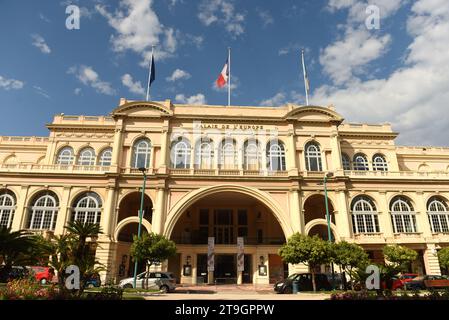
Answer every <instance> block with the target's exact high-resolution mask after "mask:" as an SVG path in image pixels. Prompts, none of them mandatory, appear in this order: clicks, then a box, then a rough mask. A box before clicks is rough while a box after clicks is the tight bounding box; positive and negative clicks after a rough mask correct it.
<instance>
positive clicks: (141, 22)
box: [96, 0, 177, 65]
mask: <svg viewBox="0 0 449 320" xmlns="http://www.w3.org/2000/svg"><path fill="white" fill-rule="evenodd" d="M152 4H153V1H152V0H121V1H120V4H119V9H117V10H116V11H115V12H113V13H111V12H109V11H108V10H107V8H106V6H104V5H101V4H99V5H96V10H97V11H98V12H99V13H100V14H101V15H102V16H103V17H105V18H106V19H107V21H108V23H109V25H110V26H111V27H112V28H114V29H115V31H116V34H114V35H112V36H111V39H110V40H111V43H112V47H113V50H114V51H116V52H125V51H127V50H131V51H134V52H136V53H138V54H141V55H142V57H143V58H144V59H145V63H143V64H142V65H145V64H146V63H147V62H148V61H149V60H150V57H151V46H152V45H155V46H157V50H156V51H155V56H156V58H158V59H165V58H167V57H171V56H173V54H174V53H175V51H176V47H177V38H176V32H175V31H174V29H173V28H166V27H165V26H164V25H162V24H161V23H160V22H159V18H158V16H157V14H156V12H155V11H154V10H153V8H152Z"/></svg>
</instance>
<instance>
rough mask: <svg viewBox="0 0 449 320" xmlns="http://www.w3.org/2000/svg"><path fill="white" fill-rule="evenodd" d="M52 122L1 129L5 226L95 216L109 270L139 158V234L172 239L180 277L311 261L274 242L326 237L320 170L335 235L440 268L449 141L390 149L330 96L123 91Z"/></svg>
mask: <svg viewBox="0 0 449 320" xmlns="http://www.w3.org/2000/svg"><path fill="white" fill-rule="evenodd" d="M47 127H48V129H49V130H50V135H49V137H9V136H2V137H0V224H1V225H6V226H11V227H12V229H13V230H19V229H28V230H30V231H32V232H43V233H48V232H51V233H54V234H62V233H63V232H64V226H65V225H66V223H67V222H68V221H72V220H74V219H76V220H81V221H91V222H96V223H99V224H100V225H101V227H102V230H103V234H102V235H100V237H99V239H98V243H99V245H98V247H97V250H96V255H97V258H98V259H99V261H100V262H102V263H104V264H105V265H106V266H107V269H108V270H107V272H105V273H104V274H103V275H102V277H103V280H114V281H117V280H118V279H120V278H123V277H127V276H129V275H132V271H133V263H132V262H131V258H130V256H129V248H130V245H131V241H132V235H133V234H136V233H137V226H138V221H139V217H138V212H139V208H140V200H141V188H142V181H143V175H142V172H141V171H139V168H142V167H145V168H146V176H147V180H146V188H145V196H144V212H143V227H144V230H147V231H152V232H157V233H160V234H164V235H165V236H167V237H168V238H170V239H172V240H173V241H175V242H176V244H177V249H178V253H177V254H176V256H174V257H172V258H170V259H169V260H168V261H166V262H164V263H163V264H162V265H161V266H159V267H158V268H163V269H164V270H169V271H171V272H173V273H175V276H176V277H177V278H178V279H180V281H181V282H182V283H191V284H197V283H205V282H209V283H211V282H220V281H223V282H234V283H265V284H266V283H271V282H274V281H276V280H277V279H279V278H280V277H283V276H284V275H285V274H287V273H288V272H293V271H305V269H304V266H300V265H297V266H293V265H290V266H287V265H285V264H284V263H283V262H282V260H281V259H280V257H279V256H278V249H279V247H280V246H281V245H282V244H283V243H285V241H286V239H287V238H288V237H289V236H291V235H292V234H293V233H295V232H300V233H303V234H309V235H314V234H318V235H321V236H322V237H323V238H325V239H327V220H326V210H325V196H324V187H325V186H324V185H323V182H324V177H325V175H326V174H327V173H331V174H329V178H327V181H326V182H327V183H326V187H327V194H328V204H329V212H330V220H331V230H332V237H333V238H334V239H335V240H336V241H342V240H346V241H348V242H354V243H357V244H359V245H361V246H362V247H363V248H364V249H365V250H366V251H367V252H368V253H369V255H370V257H371V259H373V260H374V261H383V259H384V258H383V256H382V248H383V247H384V246H385V245H386V244H401V245H404V246H407V247H410V248H412V249H415V250H416V251H417V252H418V254H419V258H418V260H417V261H416V262H415V263H414V264H413V265H412V269H413V271H415V272H419V273H427V274H440V273H441V270H440V266H439V263H438V258H437V252H438V250H439V249H441V248H442V247H445V246H448V245H449V212H448V200H449V148H435V147H400V146H396V145H395V138H396V137H397V133H395V132H393V131H392V129H391V127H390V125H388V124H380V125H367V124H351V123H345V122H344V121H343V118H342V117H341V116H340V115H339V114H338V113H337V112H336V111H335V110H334V108H333V107H332V106H330V107H319V106H296V105H291V104H288V105H285V106H281V107H245V106H231V107H224V106H210V105H205V106H192V105H178V104H176V105H174V104H172V103H171V102H170V100H166V101H163V102H144V101H127V100H125V99H121V100H120V104H119V106H118V107H117V108H115V109H114V110H113V111H112V113H111V115H110V116H67V115H64V114H60V115H56V116H55V117H54V120H53V122H52V123H50V124H48V125H47ZM210 237H214V246H213V247H214V262H213V266H214V268H213V269H214V270H213V271H211V269H210V268H209V269H208V239H209V238H210ZM239 237H242V238H243V239H244V240H243V241H244V242H243V243H244V244H243V248H242V247H240V249H238V245H237V243H238V241H237V239H238V238H239ZM239 250H240V251H239ZM238 252H240V254H241V255H242V254H243V256H244V259H243V265H242V266H241V267H240V268H237V263H238V262H241V261H242V260H239V261H237V253H238Z"/></svg>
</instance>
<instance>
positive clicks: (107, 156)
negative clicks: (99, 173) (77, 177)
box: [98, 148, 112, 166]
mask: <svg viewBox="0 0 449 320" xmlns="http://www.w3.org/2000/svg"><path fill="white" fill-rule="evenodd" d="M111 162H112V148H106V149H104V150H103V151H102V152H101V153H100V159H99V161H98V164H99V165H100V166H110V165H111Z"/></svg>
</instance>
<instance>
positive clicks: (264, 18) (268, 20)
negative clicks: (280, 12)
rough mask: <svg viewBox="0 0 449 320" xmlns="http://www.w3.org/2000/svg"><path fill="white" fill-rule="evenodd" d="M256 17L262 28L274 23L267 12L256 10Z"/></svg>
mask: <svg viewBox="0 0 449 320" xmlns="http://www.w3.org/2000/svg"><path fill="white" fill-rule="evenodd" d="M257 15H258V16H259V18H260V19H261V20H262V24H263V26H264V27H266V26H268V25H270V24H273V23H274V18H273V16H272V15H271V13H270V12H269V11H266V10H262V9H257Z"/></svg>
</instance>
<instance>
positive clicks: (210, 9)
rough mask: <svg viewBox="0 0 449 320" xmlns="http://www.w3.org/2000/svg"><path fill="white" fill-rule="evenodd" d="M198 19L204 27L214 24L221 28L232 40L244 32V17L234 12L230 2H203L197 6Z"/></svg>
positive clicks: (224, 0) (208, 0) (225, 0)
mask: <svg viewBox="0 0 449 320" xmlns="http://www.w3.org/2000/svg"><path fill="white" fill-rule="evenodd" d="M198 18H199V19H200V21H201V22H202V23H203V24H204V25H205V26H210V25H212V24H214V23H216V24H218V25H220V26H223V27H224V28H225V29H226V31H228V32H229V33H230V34H231V35H232V36H233V37H234V38H236V37H238V36H240V35H242V34H243V33H244V32H245V29H244V26H243V23H244V21H245V15H244V14H243V13H239V12H236V10H235V8H234V4H233V3H232V2H231V1H230V0H203V1H202V2H201V4H200V5H199V13H198Z"/></svg>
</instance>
